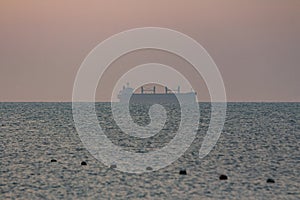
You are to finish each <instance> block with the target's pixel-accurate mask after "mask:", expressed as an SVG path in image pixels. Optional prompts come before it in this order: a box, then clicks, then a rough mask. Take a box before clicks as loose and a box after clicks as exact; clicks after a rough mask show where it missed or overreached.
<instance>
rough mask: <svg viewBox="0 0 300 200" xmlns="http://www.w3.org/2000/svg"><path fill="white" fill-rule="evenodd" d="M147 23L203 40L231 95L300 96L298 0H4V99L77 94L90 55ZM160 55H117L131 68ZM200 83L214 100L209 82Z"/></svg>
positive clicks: (0, 29)
mask: <svg viewBox="0 0 300 200" xmlns="http://www.w3.org/2000/svg"><path fill="white" fill-rule="evenodd" d="M145 26H158V27H166V28H170V29H174V30H177V31H180V32H182V33H185V34H187V35H189V36H191V37H193V38H194V39H195V40H197V41H198V42H199V43H200V44H201V45H203V46H204V47H205V49H206V50H207V51H208V53H209V54H210V55H211V56H212V58H213V59H214V61H215V62H216V64H217V66H218V67H219V70H220V71H221V74H222V76H223V79H224V82H225V87H226V92H227V97H228V100H229V101H300V89H299V86H300V78H299V75H300V37H299V35H300V1H299V0H264V1H262V0H247V1H246V0H227V1H222V0H205V1H201V0H194V1H189V0H187V1H176V0H169V1H164V0H161V1H153V0H152V1H141V0H135V1H133V0H132V1H129V0H128V1H127V0H123V1H113V0H107V1H96V0H95V1H76V0H65V1H60V0H43V1H41V0H26V1H19V0H1V1H0V44H1V45H0V91H1V95H0V101H71V96H72V88H73V82H74V78H75V75H76V72H77V70H78V68H79V66H80V64H81V62H82V61H83V59H84V58H85V56H86V55H87V54H88V53H89V52H90V51H91V50H92V49H93V48H94V47H95V46H96V45H97V44H98V43H100V42H101V41H103V40H104V39H106V38H108V37H109V36H111V35H113V34H116V33H118V32H121V31H124V30H127V29H131V28H137V27H145ZM144 53H147V52H144ZM148 53H149V52H148ZM154 58H158V60H159V61H162V62H163V60H164V58H160V57H159V55H157V54H156V53H155V52H154V53H153V52H150V53H149V56H148V57H147V58H146V59H145V58H144V57H143V56H142V55H140V56H138V54H137V55H136V56H129V57H128V58H127V61H123V62H121V61H119V63H121V64H124V63H125V64H124V65H128V66H127V68H128V67H129V65H131V64H133V63H139V62H146V61H149V60H153V59H154ZM124 59H125V58H124ZM175 60H176V59H175V58H174V59H173V58H168V59H167V61H166V62H168V63H178V62H175ZM116 63H118V61H116ZM117 65H118V64H116V68H115V69H117V68H118V67H117ZM182 67H187V66H185V65H184V64H183V65H182ZM125 68H126V67H124V69H125ZM127 68H126V69H127ZM124 69H123V70H124ZM120 71H121V70H120ZM120 71H118V70H115V71H112V72H114V73H111V74H110V75H109V76H110V78H109V79H117V77H115V76H117V75H118V73H117V72H119V73H121V72H120ZM187 73H189V72H187ZM191 75H192V73H191ZM109 79H108V80H107V81H106V82H105V81H104V82H103V83H100V87H105V86H106V84H109ZM101 84H102V85H101ZM196 90H197V92H198V93H200V94H201V93H203V96H201V97H200V100H203V101H208V100H209V99H208V95H206V94H205V92H204V91H205V90H206V88H205V86H197V87H196ZM109 95H110V93H109V92H104V93H103V94H101V95H100V96H99V97H98V98H99V99H100V100H105V99H106V98H109V97H110V96H109Z"/></svg>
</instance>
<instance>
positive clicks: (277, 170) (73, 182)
mask: <svg viewBox="0 0 300 200" xmlns="http://www.w3.org/2000/svg"><path fill="white" fill-rule="evenodd" d="M199 109H200V113H201V115H200V120H199V127H198V130H197V134H196V138H195V140H194V141H193V143H192V144H191V145H190V147H189V148H188V149H187V151H186V152H185V153H184V154H183V155H182V156H181V157H179V158H178V159H177V160H175V161H174V162H173V163H172V164H170V165H168V166H166V167H164V168H162V169H159V170H157V171H149V172H145V173H140V174H136V173H127V172H123V171H119V170H118V166H113V167H112V166H106V165H105V164H104V163H102V162H101V161H100V160H98V159H96V158H94V157H93V156H92V154H91V153H90V152H89V151H88V150H87V148H86V147H85V145H84V144H83V142H82V141H81V139H80V137H79V134H78V133H77V130H76V127H75V124H74V120H73V115H72V103H0V152H1V153H0V158H1V161H0V199H300V189H299V188H300V153H299V152H300V103H260V102H258V103H228V104H227V115H226V120H225V124H224V128H223V130H222V133H221V135H220V138H219V140H218V141H217V143H216V145H215V146H214V147H213V149H212V150H211V151H210V153H209V154H208V155H207V156H205V157H204V158H202V159H200V158H199V149H200V147H201V144H202V142H203V138H204V136H205V135H206V132H207V130H208V126H209V122H210V113H211V104H210V103H199ZM166 110H167V115H168V120H167V121H166V123H165V125H164V128H163V129H162V130H161V131H160V132H159V133H158V134H157V135H155V136H153V137H150V138H144V139H143V138H138V139H137V138H135V137H132V136H129V135H128V134H125V133H123V132H122V130H121V129H120V128H119V127H118V126H117V125H116V123H115V121H114V120H113V117H112V112H111V109H110V103H100V102H99V103H96V112H97V117H98V121H99V125H100V126H101V127H102V129H103V130H104V131H105V134H106V136H107V138H109V139H110V140H111V141H112V142H113V143H114V144H115V145H118V146H120V147H121V148H123V149H124V150H125V151H131V152H140V153H147V152H151V151H156V150H157V149H160V148H163V147H164V146H165V145H166V144H168V142H169V141H170V140H171V139H172V138H173V137H174V136H175V135H176V132H177V131H178V126H179V125H178V124H179V122H180V112H178V108H177V107H176V106H175V107H174V106H172V105H170V106H166ZM148 111H149V106H144V105H134V106H132V107H131V108H130V113H131V116H132V119H133V121H134V122H135V123H137V124H139V125H140V126H146V125H147V124H149V122H150V117H149V115H148ZM180 172H183V173H180ZM221 175H225V176H226V177H227V179H226V180H220V176H221ZM268 179H269V181H267V180H268Z"/></svg>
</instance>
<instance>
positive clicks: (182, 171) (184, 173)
mask: <svg viewBox="0 0 300 200" xmlns="http://www.w3.org/2000/svg"><path fill="white" fill-rule="evenodd" d="M179 174H180V175H187V173H186V170H185V169H181V170H180V171H179Z"/></svg>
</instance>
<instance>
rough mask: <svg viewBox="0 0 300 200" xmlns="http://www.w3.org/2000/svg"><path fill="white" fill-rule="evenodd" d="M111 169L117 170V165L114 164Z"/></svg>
mask: <svg viewBox="0 0 300 200" xmlns="http://www.w3.org/2000/svg"><path fill="white" fill-rule="evenodd" d="M109 168H110V169H115V168H117V165H116V164H112V165H111V166H110V167H109Z"/></svg>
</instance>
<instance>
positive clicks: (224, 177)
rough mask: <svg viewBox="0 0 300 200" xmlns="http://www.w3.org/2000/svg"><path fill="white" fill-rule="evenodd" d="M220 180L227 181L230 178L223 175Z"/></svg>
mask: <svg viewBox="0 0 300 200" xmlns="http://www.w3.org/2000/svg"><path fill="white" fill-rule="evenodd" d="M219 179H220V180H227V179H228V177H227V176H226V175H224V174H221V175H220V176H219Z"/></svg>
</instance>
